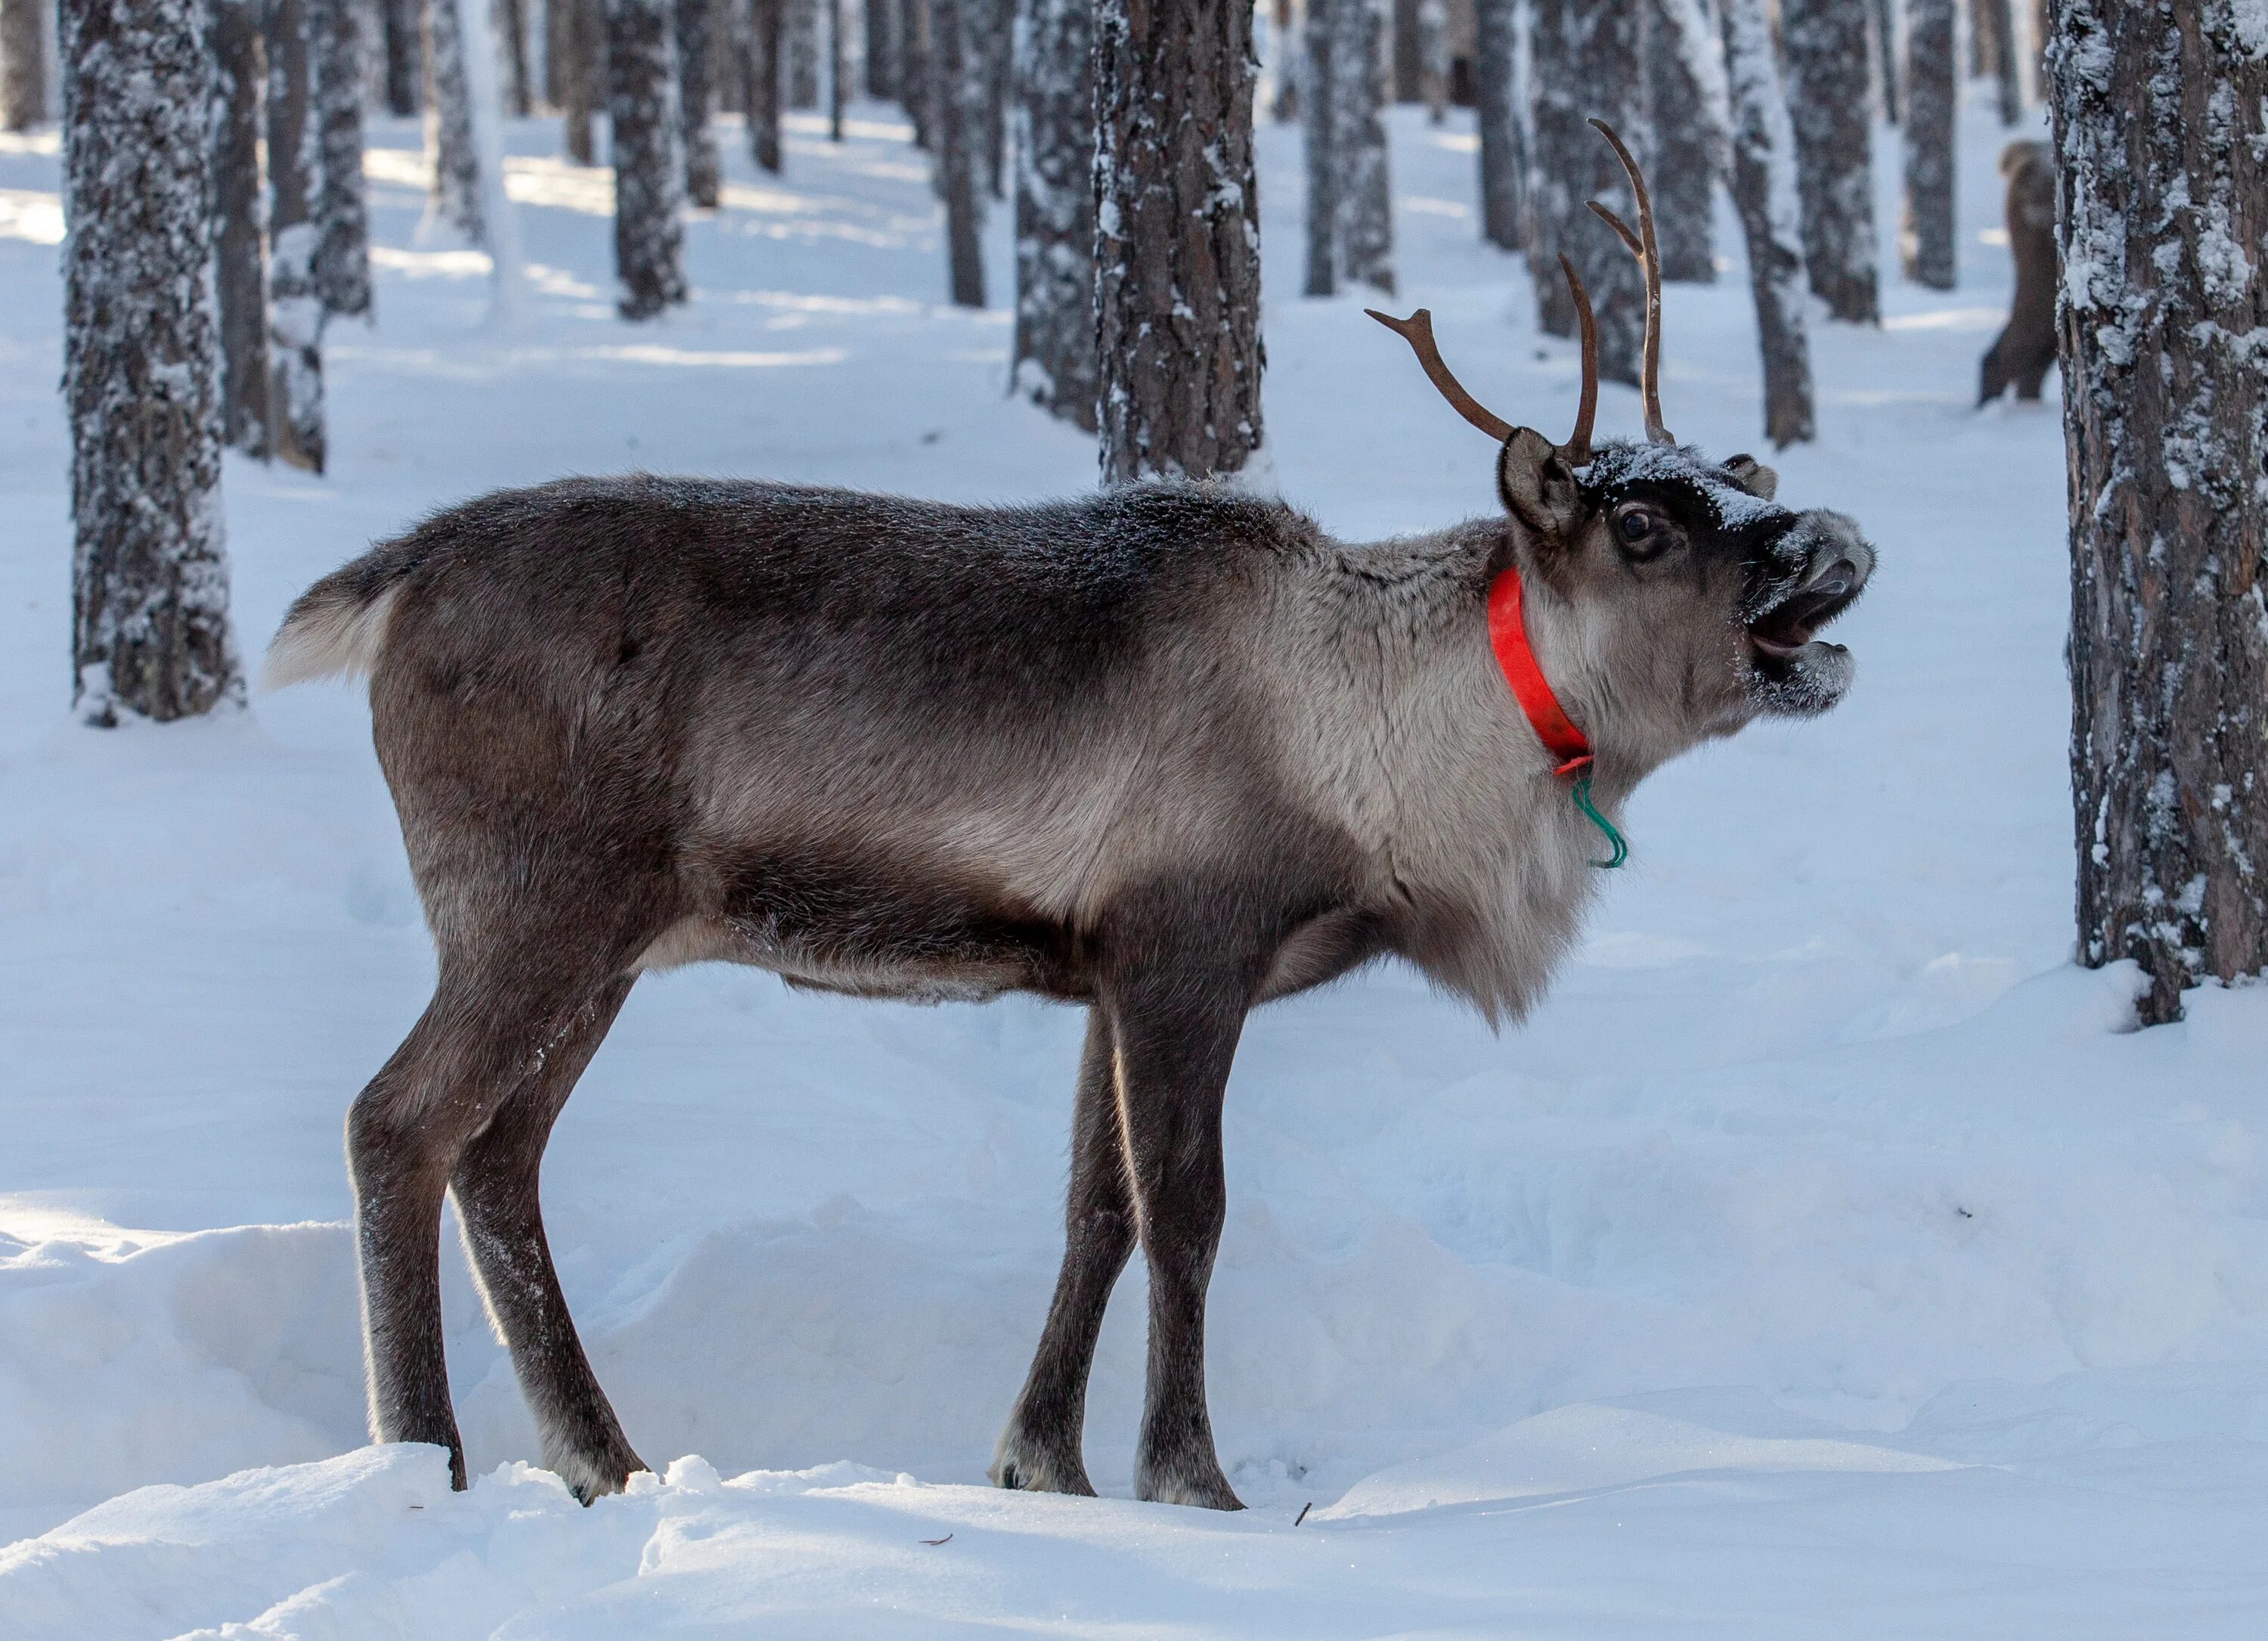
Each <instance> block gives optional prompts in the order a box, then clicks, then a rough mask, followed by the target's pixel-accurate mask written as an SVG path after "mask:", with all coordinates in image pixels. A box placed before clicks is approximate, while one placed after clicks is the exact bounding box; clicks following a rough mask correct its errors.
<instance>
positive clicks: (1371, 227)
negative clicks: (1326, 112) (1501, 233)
mask: <svg viewBox="0 0 2268 1641" xmlns="http://www.w3.org/2000/svg"><path fill="white" fill-rule="evenodd" d="M1331 18H1332V21H1333V25H1334V27H1333V41H1332V75H1333V80H1334V89H1333V92H1332V95H1331V107H1332V113H1333V115H1334V116H1335V117H1336V118H1337V121H1338V133H1337V143H1336V145H1335V146H1336V154H1337V161H1338V165H1339V171H1340V175H1339V187H1338V202H1337V203H1338V241H1339V270H1340V272H1341V273H1342V274H1344V276H1345V277H1347V278H1349V279H1351V280H1355V281H1357V282H1358V283H1360V284H1363V285H1370V286H1372V287H1373V289H1376V290H1379V291H1382V292H1385V293H1386V294H1387V295H1388V296H1391V295H1393V294H1394V185H1393V174H1392V166H1391V163H1390V160H1389V158H1388V153H1387V147H1386V92H1387V62H1386V25H1387V10H1386V0H1332V4H1331Z"/></svg>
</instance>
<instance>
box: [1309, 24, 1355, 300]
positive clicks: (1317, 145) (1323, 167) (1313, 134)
mask: <svg viewBox="0 0 2268 1641" xmlns="http://www.w3.org/2000/svg"><path fill="white" fill-rule="evenodd" d="M1346 4H1353V0H1307V29H1306V41H1305V45H1306V48H1307V56H1306V69H1305V71H1304V72H1303V73H1302V74H1301V75H1300V80H1301V83H1302V85H1304V87H1305V96H1304V98H1303V99H1302V104H1303V107H1304V108H1305V110H1306V113H1307V294H1308V295H1309V296H1331V295H1335V294H1337V291H1338V288H1339V219H1340V211H1339V188H1340V184H1341V183H1342V181H1344V166H1343V165H1342V163H1341V160H1340V158H1339V136H1340V129H1339V119H1338V111H1337V106H1336V105H1337V92H1338V83H1337V82H1338V73H1337V61H1336V55H1337V54H1336V51H1335V48H1334V41H1335V40H1336V37H1337V23H1336V20H1335V12H1336V11H1337V7H1339V6H1341V5H1346Z"/></svg>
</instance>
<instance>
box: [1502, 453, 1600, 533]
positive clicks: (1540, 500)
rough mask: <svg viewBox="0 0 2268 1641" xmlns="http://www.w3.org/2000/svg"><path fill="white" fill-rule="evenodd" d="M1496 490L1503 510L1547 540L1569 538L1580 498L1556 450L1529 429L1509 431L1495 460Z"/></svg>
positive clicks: (1573, 478) (1580, 502) (1573, 479)
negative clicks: (1502, 500)
mask: <svg viewBox="0 0 2268 1641" xmlns="http://www.w3.org/2000/svg"><path fill="white" fill-rule="evenodd" d="M1496 491H1497V494H1498V495H1499V496H1500V497H1502V498H1503V499H1504V506H1505V511H1506V512H1507V513H1509V514H1512V516H1513V517H1514V518H1516V519H1518V520H1519V521H1521V523H1522V524H1525V525H1527V526H1528V529H1532V530H1534V531H1535V532H1536V534H1538V535H1539V536H1543V537H1544V538H1545V539H1546V540H1547V541H1550V542H1552V543H1560V542H1565V541H1567V540H1570V539H1572V536H1573V535H1574V532H1575V521H1576V516H1577V515H1578V514H1580V512H1581V511H1582V497H1581V495H1580V492H1578V491H1577V490H1576V488H1575V475H1574V471H1573V469H1571V468H1569V467H1568V465H1567V463H1566V462H1565V461H1564V460H1563V459H1562V458H1561V456H1560V455H1559V447H1558V446H1557V445H1555V444H1553V443H1552V442H1551V441H1550V440H1549V439H1546V438H1545V437H1544V436H1543V434H1542V433H1539V432H1536V431H1535V429H1534V428H1533V427H1519V428H1514V429H1513V434H1512V437H1511V438H1509V439H1507V440H1505V441H1504V449H1503V451H1502V452H1501V453H1500V454H1499V455H1498V456H1497V459H1496Z"/></svg>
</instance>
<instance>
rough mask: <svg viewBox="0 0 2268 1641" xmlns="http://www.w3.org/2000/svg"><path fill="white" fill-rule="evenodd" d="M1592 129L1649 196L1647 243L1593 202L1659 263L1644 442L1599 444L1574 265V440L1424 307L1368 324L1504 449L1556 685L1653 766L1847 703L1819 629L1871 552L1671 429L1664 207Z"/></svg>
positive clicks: (1505, 474) (1847, 600) (1742, 460)
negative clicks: (1457, 357) (1483, 386)
mask: <svg viewBox="0 0 2268 1641" xmlns="http://www.w3.org/2000/svg"><path fill="white" fill-rule="evenodd" d="M1591 123H1592V124H1593V125H1594V126H1597V127H1598V129H1599V130H1600V131H1601V132H1602V134H1603V135H1604V136H1605V137H1606V139H1607V140H1608V141H1609V143H1611V144H1613V145H1614V149H1615V152H1616V155H1617V156H1618V157H1619V158H1620V159H1621V160H1622V163H1623V166H1624V169H1625V170H1627V171H1628V172H1629V173H1630V178H1631V188H1632V191H1633V193H1634V194H1635V196H1636V197H1637V201H1638V232H1637V233H1632V232H1631V229H1630V227H1629V226H1628V225H1626V224H1625V223H1624V222H1623V220H1622V219H1621V218H1618V217H1616V215H1615V214H1614V213H1613V212H1612V211H1609V210H1607V209H1606V208H1605V207H1604V206H1602V205H1601V204H1599V203H1596V202H1595V201H1594V202H1593V203H1592V205H1591V209H1592V210H1594V211H1597V212H1598V213H1599V215H1600V216H1601V217H1602V218H1605V219H1606V220H1607V222H1608V223H1609V225H1612V227H1613V228H1614V229H1615V231H1616V233H1618V234H1620V235H1621V236H1622V239H1623V242H1624V244H1625V245H1627V246H1628V247H1629V248H1630V250H1631V254H1632V255H1635V256H1636V257H1637V258H1638V262H1639V263H1640V265H1641V266H1642V267H1643V268H1644V270H1645V271H1646V344H1645V352H1644V358H1643V365H1642V366H1641V371H1640V386H1641V390H1642V393H1643V395H1644V399H1645V405H1646V443H1644V444H1635V443H1628V442H1623V441H1609V442H1607V443H1604V444H1602V445H1600V446H1598V447H1595V448H1594V447H1593V445H1592V443H1591V423H1592V418H1593V414H1594V410H1596V408H1597V403H1598V381H1599V378H1598V344H1597V335H1596V331H1595V329H1594V326H1593V323H1592V318H1591V305H1590V299H1589V296H1588V294H1587V292H1585V291H1584V289H1583V284H1582V281H1581V280H1580V278H1578V277H1576V274H1575V270H1574V267H1573V265H1572V263H1570V262H1568V261H1567V259H1566V258H1565V256H1564V255H1563V256H1562V257H1561V258H1560V259H1559V260H1560V265H1561V267H1562V268H1563V269H1564V270H1565V273H1566V276H1567V284H1568V286H1569V289H1570V290H1571V291H1572V293H1573V295H1574V299H1575V310H1576V314H1577V316H1578V318H1579V319H1580V328H1581V332H1582V343H1583V390H1582V400H1581V403H1580V408H1579V409H1578V410H1577V411H1576V418H1575V431H1574V432H1573V433H1572V435H1570V436H1569V438H1568V439H1567V440H1566V442H1565V443H1564V444H1554V443H1553V442H1552V441H1551V440H1549V439H1547V438H1546V437H1544V435H1543V434H1542V433H1540V432H1536V431H1535V429H1534V428H1532V427H1514V426H1513V425H1512V424H1511V423H1509V422H1507V421H1506V420H1505V419H1504V418H1501V417H1499V416H1497V415H1495V414H1493V413H1492V412H1491V411H1490V410H1487V409H1485V408H1484V406H1482V405H1481V403H1479V402H1478V401H1477V400H1476V399H1475V398H1474V397H1473V396H1472V395H1470V394H1469V393H1467V392H1466V391H1465V389H1464V388H1463V387H1462V386H1461V385H1460V384H1459V383H1458V381H1457V379H1456V378H1455V377H1454V376H1453V375H1452V374H1450V373H1449V369H1448V366H1447V365H1445V364H1443V363H1442V360H1441V355H1440V350H1439V348H1437V347H1436V346H1435V344H1434V341H1433V329H1432V315H1431V314H1428V313H1427V312H1426V311H1425V309H1424V308H1420V309H1418V312H1417V313H1415V314H1411V315H1410V318H1408V319H1407V320H1397V319H1393V318H1390V317H1389V316H1388V315H1387V314H1380V313H1377V312H1375V311H1373V312H1372V315H1371V316H1372V317H1373V318H1374V319H1376V320H1378V321H1379V322H1381V323H1382V324H1384V325H1387V326H1388V327H1389V328H1390V329H1393V330H1395V332H1397V333H1398V334H1400V335H1401V336H1403V338H1404V339H1405V340H1406V341H1408V342H1409V344H1410V347H1411V348H1412V349H1413V350H1415V351H1416V352H1417V355H1418V361H1419V363H1420V364H1422V365H1423V366H1425V373H1426V374H1427V376H1429V377H1430V378H1431V379H1432V382H1433V385H1434V386H1435V387H1436V388H1439V389H1440V392H1441V394H1442V396H1443V397H1445V398H1447V400H1448V401H1449V403H1451V404H1452V405H1453V406H1454V407H1455V409H1456V410H1457V412H1458V413H1459V414H1460V415H1462V417H1463V418H1465V419H1466V420H1467V421H1469V422H1470V423H1471V424H1472V425H1474V426H1476V427H1477V428H1479V429H1480V430H1481V431H1482V432H1485V433H1487V434H1488V435H1489V436H1490V437H1491V438H1492V439H1495V440H1499V441H1500V443H1501V445H1502V449H1501V451H1500V453H1499V455H1498V458H1497V489H1498V492H1499V495H1501V497H1502V498H1503V500H1504V505H1505V507H1506V511H1507V512H1508V513H1509V514H1511V516H1512V518H1513V521H1514V523H1515V525H1516V526H1517V527H1518V528H1516V529H1513V530H1512V531H1511V532H1509V533H1508V540H1507V544H1506V554H1507V555H1508V557H1507V562H1506V565H1502V566H1499V567H1502V568H1516V569H1518V570H1519V571H1520V572H1521V573H1522V574H1523V575H1524V576H1525V577H1527V578H1528V579H1529V580H1531V581H1533V582H1540V583H1542V584H1543V586H1544V587H1545V588H1549V589H1550V594H1549V596H1550V601H1551V602H1553V603H1554V604H1556V605H1557V606H1559V607H1560V609H1561V610H1562V611H1563V612H1564V614H1565V617H1567V619H1566V620H1565V624H1564V630H1563V631H1561V632H1557V633H1556V634H1555V635H1554V639H1555V641H1553V642H1552V643H1551V644H1550V650H1553V651H1557V652H1558V654H1557V656H1555V655H1554V654H1550V653H1545V654H1543V661H1544V662H1545V663H1546V665H1547V666H1548V667H1552V668H1553V670H1555V671H1559V672H1562V673H1563V676H1562V677H1561V678H1558V679H1555V682H1556V683H1558V684H1560V685H1561V687H1562V689H1563V690H1564V691H1565V692H1566V693H1568V694H1569V696H1570V699H1571V705H1572V704H1574V703H1576V702H1580V704H1581V705H1582V706H1585V707H1587V708H1588V709H1589V710H1588V713H1587V715H1588V716H1589V717H1591V718H1592V719H1593V721H1592V722H1591V723H1589V724H1587V725H1586V728H1588V729H1589V730H1590V732H1591V734H1592V735H1593V738H1594V739H1595V740H1597V741H1598V742H1599V743H1600V744H1601V745H1602V747H1606V746H1610V745H1614V744H1616V743H1621V744H1622V745H1624V747H1627V748H1628V749H1629V750H1631V751H1632V752H1634V753H1636V754H1637V755H1638V757H1640V758H1645V759H1646V760H1647V761H1652V760H1653V759H1656V758H1662V757H1667V756H1669V755H1670V754H1672V753H1673V752H1675V751H1676V750H1681V748H1682V746H1683V745H1690V744H1691V743H1692V742H1694V741H1696V740H1699V739H1703V738H1705V737H1707V736H1709V735H1724V734H1728V733H1730V732H1731V731H1733V730H1734V729H1737V728H1740V727H1741V726H1742V724H1744V723H1746V722H1748V721H1749V720H1751V719H1753V718H1755V717H1756V716H1757V715H1758V714H1760V713H1770V714H1774V715H1778V716H1788V717H1800V716H1808V715H1810V714H1813V713H1822V712H1824V711H1826V710H1827V709H1828V708H1829V707H1830V706H1834V705H1835V704H1836V702H1837V701H1838V700H1840V699H1842V697H1843V693H1844V691H1845V690H1846V689H1847V688H1848V687H1849V685H1850V681H1851V670H1852V669H1851V656H1850V652H1849V651H1847V650H1845V648H1844V647H1842V646H1841V645H1839V644H1830V643H1828V642H1827V641H1826V640H1824V639H1820V638H1819V637H1817V636H1816V635H1817V633H1818V632H1819V631H1820V629H1821V628H1823V627H1824V626H1825V625H1827V624H1828V623H1829V622H1830V621H1832V620H1833V619H1834V618H1835V617H1837V616H1838V615H1840V614H1842V613H1843V611H1844V610H1847V609H1848V608H1849V607H1850V606H1851V604H1852V601H1854V600H1855V599H1856V598H1857V597H1858V596H1859V591H1860V589H1861V588H1864V587H1865V586H1866V584H1867V577H1868V576H1869V575H1870V574H1871V573H1873V571H1874V549H1873V548H1872V547H1870V546H1868V545H1867V543H1866V542H1865V541H1864V540H1862V539H1861V538H1860V536H1859V530H1858V527H1857V526H1856V525H1855V524H1854V523H1853V522H1852V521H1851V520H1850V519H1848V518H1846V517H1845V516H1844V515H1843V514H1839V513H1830V512H1826V511H1823V510H1820V509H1814V510H1812V511H1809V512H1804V513H1796V512H1793V511H1791V510H1790V509H1788V508H1786V507H1783V506H1780V505H1779V504H1778V501H1777V500H1776V499H1775V492H1776V490H1777V488H1778V476H1777V475H1776V474H1774V473H1773V471H1772V470H1771V469H1770V468H1768V467H1765V466H1764V465H1763V464H1761V463H1760V462H1756V460H1755V459H1754V458H1753V457H1750V456H1746V455H1736V456H1734V457H1733V458H1731V459H1730V460H1729V461H1726V462H1711V461H1710V460H1709V459H1708V458H1707V457H1705V456H1704V455H1701V454H1700V453H1699V452H1698V451H1697V450H1695V449H1693V448H1692V447H1690V446H1684V445H1680V444H1679V443H1678V442H1677V440H1675V438H1674V437H1673V436H1672V435H1671V433H1670V432H1669V430H1668V428H1667V427H1665V426H1663V425H1662V422H1661V275H1660V272H1659V270H1658V269H1657V266H1656V263H1655V260H1654V236H1653V203H1652V201H1651V200H1650V199H1649V198H1648V196H1647V193H1646V179H1645V178H1644V176H1643V175H1642V174H1640V173H1639V171H1638V166H1637V164H1636V163H1635V162H1634V161H1633V160H1632V159H1631V156H1630V152H1629V150H1628V149H1626V148H1624V146H1623V144H1622V141H1621V139H1620V138H1619V137H1616V135H1615V134H1614V132H1613V131H1612V130H1611V129H1609V128H1608V127H1607V126H1606V125H1605V124H1604V123H1603V122H1600V121H1597V120H1594V121H1592V122H1591ZM1540 648H1541V646H1540ZM1555 661H1556V662H1558V663H1561V664H1560V665H1557V666H1555V665H1554V662H1555Z"/></svg>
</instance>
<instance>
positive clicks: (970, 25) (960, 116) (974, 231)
mask: <svg viewBox="0 0 2268 1641" xmlns="http://www.w3.org/2000/svg"><path fill="white" fill-rule="evenodd" d="M929 24H930V38H929V44H930V68H931V72H932V76H933V77H934V78H935V80H936V85H935V87H934V89H933V90H932V93H931V106H932V107H933V108H934V109H935V110H936V111H937V149H936V165H935V181H936V184H937V194H938V197H939V199H940V200H942V201H944V202H945V249H946V283H947V287H948V292H949V295H950V297H951V299H952V300H953V302H954V305H955V306H957V307H983V306H984V248H983V226H984V201H983V197H982V196H981V194H980V192H979V189H978V188H977V182H976V168H977V165H978V162H979V160H980V159H981V158H982V153H983V129H982V122H983V118H984V70H983V43H982V41H980V40H979V39H978V35H979V34H980V33H981V32H982V29H983V4H982V0H930V6H929Z"/></svg>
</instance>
